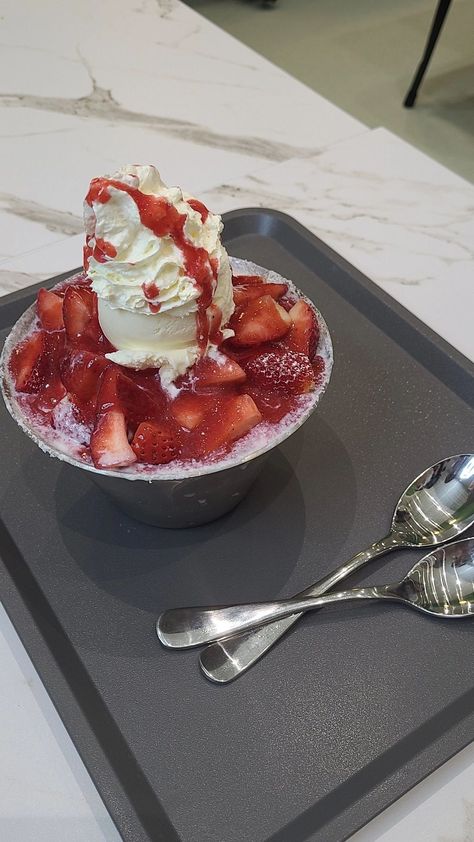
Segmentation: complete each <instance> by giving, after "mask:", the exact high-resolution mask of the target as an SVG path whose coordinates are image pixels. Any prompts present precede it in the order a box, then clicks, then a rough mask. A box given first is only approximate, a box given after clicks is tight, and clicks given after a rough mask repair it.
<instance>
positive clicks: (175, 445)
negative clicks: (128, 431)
mask: <svg viewBox="0 0 474 842" xmlns="http://www.w3.org/2000/svg"><path fill="white" fill-rule="evenodd" d="M132 450H133V452H134V453H135V455H136V458H137V459H138V461H139V462H145V463H147V464H149V465H167V464H168V462H171V461H172V460H173V459H176V457H177V456H178V454H179V442H178V438H177V436H176V434H175V432H174V431H173V429H172V428H171V427H170V426H168V425H165V424H157V423H155V422H153V421H143V422H142V423H141V424H140V426H139V427H138V429H137V431H136V433H135V435H134V437H133V441H132Z"/></svg>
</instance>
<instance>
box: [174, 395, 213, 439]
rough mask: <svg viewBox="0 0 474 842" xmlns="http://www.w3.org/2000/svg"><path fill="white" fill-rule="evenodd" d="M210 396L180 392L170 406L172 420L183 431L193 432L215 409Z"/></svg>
mask: <svg viewBox="0 0 474 842" xmlns="http://www.w3.org/2000/svg"><path fill="white" fill-rule="evenodd" d="M215 404H216V402H215V399H214V397H213V396H212V395H196V394H195V393H194V392H182V393H181V394H180V395H178V397H177V398H175V400H174V401H173V403H172V404H171V412H172V413H173V416H174V418H175V419H176V421H177V422H178V424H179V425H180V427H183V428H184V429H185V430H194V428H195V427H197V426H198V424H200V423H201V422H202V421H203V420H204V418H205V417H206V415H207V414H208V413H209V412H211V410H212V409H213V408H214V407H215Z"/></svg>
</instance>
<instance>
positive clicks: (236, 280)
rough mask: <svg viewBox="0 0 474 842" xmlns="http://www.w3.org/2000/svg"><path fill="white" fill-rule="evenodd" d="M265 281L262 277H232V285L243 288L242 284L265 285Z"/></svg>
mask: <svg viewBox="0 0 474 842" xmlns="http://www.w3.org/2000/svg"><path fill="white" fill-rule="evenodd" d="M264 282H265V279H264V278H262V276H261V275H232V283H233V285H234V286H242V284H263V283H264Z"/></svg>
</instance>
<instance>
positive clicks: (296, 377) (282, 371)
mask: <svg viewBox="0 0 474 842" xmlns="http://www.w3.org/2000/svg"><path fill="white" fill-rule="evenodd" d="M246 371H247V376H248V378H249V381H250V383H251V384H252V385H253V386H257V387H258V388H260V389H267V390H273V391H277V392H279V393H280V394H283V395H284V394H298V395H299V394H302V393H303V392H309V391H310V390H311V389H313V388H314V383H315V378H314V372H313V368H312V366H311V363H310V361H309V359H308V357H307V356H306V354H300V353H299V352H297V351H283V350H282V351H280V350H275V351H267V352H266V353H264V354H258V356H255V357H253V359H251V360H249V362H248V363H247V366H246Z"/></svg>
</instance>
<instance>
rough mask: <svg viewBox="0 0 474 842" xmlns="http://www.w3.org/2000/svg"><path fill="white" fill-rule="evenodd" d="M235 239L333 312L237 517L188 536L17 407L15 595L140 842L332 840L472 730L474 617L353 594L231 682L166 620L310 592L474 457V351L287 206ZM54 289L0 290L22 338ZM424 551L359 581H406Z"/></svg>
mask: <svg viewBox="0 0 474 842" xmlns="http://www.w3.org/2000/svg"><path fill="white" fill-rule="evenodd" d="M225 235H226V237H225V239H226V244H227V247H228V249H229V251H230V253H231V254H234V255H236V256H239V257H245V258H248V259H250V260H253V261H255V262H256V263H259V264H261V265H264V266H268V267H271V268H274V269H276V271H278V272H279V273H280V274H282V275H285V276H287V277H289V278H292V279H294V281H295V282H296V284H297V285H298V286H299V287H300V288H301V289H302V290H303V291H304V292H305V293H306V294H307V295H309V296H310V297H311V298H312V299H313V300H314V301H315V302H316V304H317V306H318V307H319V308H320V309H321V311H322V313H323V314H324V316H325V318H326V320H327V322H328V325H329V328H330V330H331V334H332V338H333V342H334V351H335V366H334V371H333V377H332V381H331V384H330V386H329V389H328V392H327V394H326V395H325V397H324V399H323V400H322V403H321V407H320V409H319V410H318V411H317V412H316V413H315V415H314V416H313V417H312V418H311V419H310V420H309V421H308V422H307V423H306V424H305V425H304V427H303V428H302V430H301V431H300V433H299V434H296V435H294V436H293V437H292V438H290V439H289V440H288V441H287V442H286V443H285V444H284V445H283V446H282V447H281V448H280V449H279V450H278V451H276V452H275V453H274V454H273V455H272V457H271V458H270V460H269V462H268V463H267V464H266V466H265V467H264V469H263V472H262V474H261V476H260V478H259V479H258V480H257V482H256V484H255V485H254V486H253V488H252V489H251V491H250V493H249V494H248V497H247V498H246V499H245V500H244V501H243V502H242V503H241V504H240V505H239V506H238V507H237V508H236V509H235V510H234V511H233V512H232V513H231V514H229V515H226V516H225V517H223V518H221V519H220V520H218V521H216V522H214V523H212V524H210V525H208V526H202V527H199V528H195V529H189V530H181V531H179V530H176V531H172V530H160V529H156V528H153V527H147V526H144V525H142V524H140V523H137V522H135V521H133V520H130V519H128V518H127V517H126V516H125V515H123V514H121V512H120V511H119V510H118V509H116V508H114V506H113V504H112V503H111V502H110V501H109V500H108V498H107V497H105V496H104V495H103V494H102V493H101V491H100V490H99V489H97V488H96V487H95V486H94V485H93V484H92V483H91V481H90V479H89V478H88V476H87V474H86V472H81V471H80V470H77V469H74V468H72V467H70V466H68V465H65V464H64V463H60V462H58V461H56V460H54V459H50V458H48V457H47V456H45V455H44V454H43V453H41V452H40V451H39V450H38V449H37V448H36V447H35V445H34V444H33V443H32V442H31V441H30V440H29V439H28V438H27V437H26V436H25V435H23V434H22V433H21V432H20V430H19V429H17V427H16V425H15V424H14V422H13V421H11V420H10V418H9V416H8V415H7V412H6V410H5V409H4V407H3V406H2V408H1V413H2V415H1V422H2V435H1V440H0V454H1V464H2V473H1V478H0V494H1V513H2V522H1V526H0V554H1V559H2V564H1V565H0V592H1V596H2V599H3V601H4V604H5V606H6V609H7V611H8V613H9V615H10V617H11V619H12V621H13V623H14V624H15V626H16V628H17V630H18V632H19V634H20V636H21V638H22V640H23V642H24V644H25V646H26V648H27V650H28V652H29V653H30V655H31V657H32V659H33V661H34V663H35V665H36V667H37V669H38V671H39V673H40V675H41V677H42V680H43V681H44V683H45V685H46V687H47V689H48V691H49V693H50V695H51V698H52V699H53V702H54V703H55V705H56V707H57V709H58V711H59V713H60V715H61V717H62V719H63V720H64V723H65V725H66V727H67V728H68V730H69V732H70V734H71V736H72V738H73V740H74V742H75V745H76V746H77V749H78V751H79V752H80V754H81V756H82V758H83V760H84V762H85V764H86V766H87V768H88V769H89V772H90V774H91V775H92V778H93V779H94V781H95V783H96V785H97V787H98V789H99V791H100V793H101V795H102V797H103V799H104V801H105V803H106V805H107V807H108V809H109V810H110V813H111V815H112V817H113V819H114V821H115V822H116V824H117V827H118V828H119V830H120V833H121V834H122V837H123V839H124V840H126V842H152V840H153V842H178V840H180V842H303V840H304V842H310V841H311V842H333V840H343V839H345V838H347V837H348V836H349V835H350V834H351V833H353V832H354V831H355V830H357V829H358V828H359V827H360V826H361V825H363V824H364V823H365V822H367V821H368V820H369V819H371V818H372V817H373V816H375V815H376V814H377V813H378V812H379V811H381V810H383V809H384V808H385V807H387V806H388V805H389V804H390V803H391V802H392V801H394V800H395V799H397V798H398V797H399V796H401V795H402V794H403V793H404V792H406V791H407V790H408V789H409V788H410V787H412V786H413V785H414V784H416V783H417V782H418V781H419V780H421V779H422V778H423V777H424V776H425V775H427V774H428V773H429V772H431V771H432V770H433V769H435V768H436V767H437V766H438V765H439V764H441V763H443V762H444V761H446V760H447V759H448V758H449V757H450V756H451V755H453V754H454V753H455V752H457V751H459V750H460V749H461V748H462V747H463V746H465V745H466V744H467V743H468V742H469V741H470V740H471V739H472V738H473V736H474V656H473V642H474V624H473V623H469V622H463V623H455V622H443V621H440V620H435V619H429V618H427V617H423V616H422V615H421V614H420V615H418V614H417V613H416V612H412V611H409V610H407V609H404V608H402V607H400V606H397V605H392V606H390V605H388V606H387V605H372V604H371V605H367V606H363V607H362V606H358V605H357V606H350V605H346V606H339V607H336V606H333V607H331V608H327V609H325V610H324V611H321V612H318V614H315V615H312V616H307V617H306V618H305V619H304V620H303V621H301V622H300V623H299V624H298V625H297V627H295V629H294V630H293V631H292V633H290V634H288V635H287V636H286V637H285V638H284V639H283V640H282V641H281V643H279V645H278V646H276V647H275V648H274V649H273V650H272V651H271V652H270V653H269V654H268V655H267V656H266V657H265V658H264V659H263V660H262V661H260V663H258V664H257V665H256V666H255V667H254V668H253V669H251V670H250V671H249V672H248V673H247V674H246V675H245V676H243V677H241V678H240V679H239V680H237V681H235V682H234V683H232V684H230V685H227V686H221V687H219V686H215V685H212V684H210V683H209V682H208V681H206V680H205V679H204V677H203V676H202V675H201V674H200V672H199V669H198V665H197V652H196V651H187V652H185V653H171V652H169V651H165V650H164V649H163V648H162V647H161V646H160V644H159V643H158V640H157V638H156V636H155V632H154V622H155V619H156V617H157V615H158V614H159V613H160V612H161V611H163V610H164V609H165V608H168V607H172V606H177V605H189V604H202V603H207V604H209V603H227V602H232V601H235V602H240V601H250V600H257V599H265V598H273V597H277V596H286V595H290V594H292V593H293V592H297V591H299V590H301V589H302V588H303V587H305V586H307V585H308V584H310V583H311V582H313V581H315V580H316V579H318V578H319V577H320V576H322V575H323V574H325V573H327V572H328V571H329V570H330V569H331V568H333V567H334V566H335V565H338V564H340V563H341V562H342V561H343V560H345V559H347V558H348V557H349V556H351V555H352V554H353V553H354V552H356V551H357V550H360V549H363V548H365V547H366V546H367V545H368V544H370V543H371V542H372V541H373V540H375V539H377V538H380V537H382V536H383V535H384V534H385V533H386V531H387V529H388V527H389V524H390V520H391V513H392V510H393V507H394V504H395V503H396V501H397V499H398V497H399V494H400V493H401V491H402V490H403V489H404V488H405V487H406V485H407V484H408V483H409V481H410V480H411V479H412V478H414V477H415V476H416V475H417V474H418V473H419V472H420V471H421V470H423V469H424V468H425V467H427V466H428V465H430V464H431V463H433V462H436V461H437V460H438V459H441V458H443V457H446V456H448V455H451V454H456V453H461V452H471V451H472V450H473V447H474V445H473V441H474V439H473V429H474V412H473V401H474V376H473V375H474V368H473V366H472V365H471V364H470V363H469V362H468V361H467V360H466V359H464V358H463V357H461V356H460V355H459V354H458V353H457V352H455V351H454V349H453V348H451V347H450V346H449V345H447V344H446V343H445V342H444V341H442V340H441V339H440V338H439V337H437V336H436V335H435V334H433V333H432V332H431V331H430V330H429V329H428V328H427V327H425V326H424V325H422V324H421V323H420V322H419V321H417V320H416V319H415V318H414V317H413V316H411V315H410V314H409V313H407V312H406V311H405V310H404V309H403V308H402V307H400V306H398V305H397V304H396V303H395V302H394V301H393V300H392V299H391V298H390V297H389V296H387V295H386V294H384V293H383V292H382V291H381V290H380V289H378V287H376V286H375V285H374V284H373V283H371V282H370V281H369V280H367V278H365V277H364V276H363V275H361V274H360V272H358V271H357V270H355V269H354V268H353V267H352V266H350V265H349V264H348V263H347V262H346V261H344V260H343V259H342V258H340V257H339V256H338V255H336V254H335V253H334V252H332V251H331V250H330V249H329V248H328V247H327V246H326V245H324V244H323V243H322V242H320V241H319V240H318V239H317V238H316V237H314V236H313V235H312V234H311V233H309V232H308V231H307V230H305V229H304V228H302V227H301V226H300V225H299V224H298V223H296V222H295V221H294V220H292V219H290V218H289V217H287V216H284V215H282V214H279V213H276V212H273V211H269V210H260V209H259V210H253V209H251V210H241V211H235V212H232V213H230V214H227V216H226V218H225ZM56 280H57V279H52V281H51V283H54V282H55V281H56ZM35 292H36V288H34V287H30V288H29V289H26V290H22V291H20V292H19V293H15V294H13V295H10V296H6V297H4V298H3V299H1V300H0V320H1V321H0V326H1V328H3V329H4V330H3V336H5V335H6V333H7V331H8V328H9V327H10V325H11V324H12V322H13V321H14V320H15V319H16V318H17V316H18V315H19V314H20V313H21V312H22V311H23V309H24V308H25V307H26V306H27V305H28V304H29V303H30V302H31V301H32V300H33V298H34V294H35ZM421 554H422V553H421V552H413V551H411V552H410V551H404V552H399V553H393V554H391V555H389V556H387V557H386V558H385V559H381V560H380V561H379V562H376V563H374V564H373V565H372V566H371V567H369V568H366V570H365V571H364V572H363V574H359V575H357V576H353V577H352V579H351V582H352V583H353V584H355V583H357V582H367V583H369V582H371V583H381V582H385V581H390V580H396V579H397V577H399V576H400V575H402V574H403V573H404V572H405V571H406V570H407V569H408V568H409V567H410V566H411V564H412V563H413V562H414V561H415V559H416V558H417V557H420V555H421Z"/></svg>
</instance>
